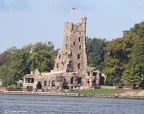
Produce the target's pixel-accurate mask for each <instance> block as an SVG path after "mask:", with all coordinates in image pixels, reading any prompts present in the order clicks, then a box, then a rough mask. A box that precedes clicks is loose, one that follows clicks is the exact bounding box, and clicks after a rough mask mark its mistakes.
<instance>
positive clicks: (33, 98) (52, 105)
mask: <svg viewBox="0 0 144 114" xmlns="http://www.w3.org/2000/svg"><path fill="white" fill-rule="evenodd" d="M0 114H144V99H120V98H94V97H63V96H37V95H9V94H0Z"/></svg>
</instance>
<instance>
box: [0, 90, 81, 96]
mask: <svg viewBox="0 0 144 114" xmlns="http://www.w3.org/2000/svg"><path fill="white" fill-rule="evenodd" d="M0 93H4V94H27V95H48V96H79V94H78V93H61V92H29V91H3V92H0Z"/></svg>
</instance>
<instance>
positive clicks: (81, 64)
mask: <svg viewBox="0 0 144 114" xmlns="http://www.w3.org/2000/svg"><path fill="white" fill-rule="evenodd" d="M86 21H87V18H86V17H84V16H83V17H81V18H80V22H79V23H78V24H73V23H72V22H65V23H64V39H63V45H62V50H61V52H60V53H59V54H58V55H57V58H56V59H55V66H54V68H53V70H51V71H50V72H41V73H40V72H39V71H38V70H36V71H35V72H34V73H31V74H26V75H25V76H24V77H23V79H24V83H23V88H24V90H28V89H30V90H31V91H36V90H37V89H38V90H39V91H41V90H42V89H44V91H46V92H47V91H60V92H61V91H65V90H75V89H86V88H95V87H99V85H100V84H102V83H101V79H103V78H102V76H101V74H100V71H98V70H97V69H96V68H94V67H88V66H87V54H86Z"/></svg>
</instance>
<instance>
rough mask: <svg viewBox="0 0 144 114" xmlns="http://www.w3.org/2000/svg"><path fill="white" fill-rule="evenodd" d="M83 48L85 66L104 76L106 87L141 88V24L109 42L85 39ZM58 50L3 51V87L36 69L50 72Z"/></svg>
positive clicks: (0, 62)
mask: <svg viewBox="0 0 144 114" xmlns="http://www.w3.org/2000/svg"><path fill="white" fill-rule="evenodd" d="M86 47H87V50H86V51H87V56H88V57H87V58H88V65H89V66H90V67H96V68H97V69H99V70H100V71H101V72H103V73H105V74H106V75H107V81H106V85H120V84H123V85H128V86H132V87H135V86H136V85H139V86H141V83H142V81H143V78H144V77H143V74H144V22H141V23H139V24H135V25H134V27H132V28H130V30H125V31H123V36H122V37H120V38H115V39H113V40H112V41H107V40H106V39H104V38H103V39H102V38H89V37H87V38H86ZM58 51H59V49H54V44H53V43H52V42H47V43H42V42H38V43H36V44H34V45H32V44H28V45H26V46H24V47H22V48H21V49H17V48H16V47H12V48H10V49H8V50H7V51H4V52H3V53H1V54H0V78H2V79H3V86H9V85H13V84H15V83H16V81H17V80H19V79H22V77H23V76H24V75H25V74H28V73H30V71H33V70H35V69H36V68H38V69H39V70H40V71H41V72H43V71H50V70H51V69H53V67H54V59H55V58H56V56H57V54H58Z"/></svg>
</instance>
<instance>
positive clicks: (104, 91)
mask: <svg viewBox="0 0 144 114" xmlns="http://www.w3.org/2000/svg"><path fill="white" fill-rule="evenodd" d="M127 91H133V92H139V91H141V90H134V89H121V88H117V89H91V90H80V91H79V93H81V94H116V93H117V94H119V93H123V92H127Z"/></svg>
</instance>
